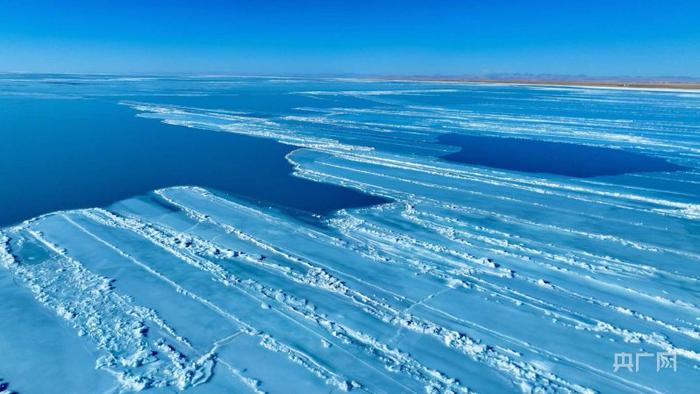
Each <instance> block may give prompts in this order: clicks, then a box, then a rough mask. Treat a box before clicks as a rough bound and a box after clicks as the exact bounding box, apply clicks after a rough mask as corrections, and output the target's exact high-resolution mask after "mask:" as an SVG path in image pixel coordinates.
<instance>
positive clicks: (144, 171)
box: [0, 98, 386, 226]
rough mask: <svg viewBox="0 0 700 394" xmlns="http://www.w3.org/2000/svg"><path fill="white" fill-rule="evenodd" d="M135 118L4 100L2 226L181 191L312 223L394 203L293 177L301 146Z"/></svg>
mask: <svg viewBox="0 0 700 394" xmlns="http://www.w3.org/2000/svg"><path fill="white" fill-rule="evenodd" d="M134 115H135V112H134V111H133V110H131V109H129V108H127V107H124V106H120V105H116V104H115V103H114V102H101V101H97V100H49V99H38V100H37V99H24V98H22V99H12V98H9V99H0V188H1V189H0V226H4V225H9V224H12V223H16V222H19V221H21V220H24V219H29V218H32V217H34V216H37V215H40V214H44V213H48V212H53V211H56V210H64V209H73V208H85V207H96V206H106V205H108V204H110V203H112V202H115V201H119V200H122V199H124V198H128V197H131V196H135V195H139V194H143V193H146V192H148V191H151V190H154V189H158V188H163V187H168V186H176V185H197V186H202V187H207V188H213V189H218V190H220V191H223V192H225V193H228V194H232V195H235V196H238V197H243V198H246V199H249V200H252V201H256V202H260V203H263V204H269V205H275V206H280V207H284V208H289V209H290V210H293V211H301V212H304V213H314V214H327V213H329V212H331V211H334V210H337V209H342V208H351V207H360V206H368V205H373V204H378V203H384V202H386V200H385V199H382V198H379V197H374V196H370V195H367V194H363V193H360V192H358V191H355V190H353V189H348V188H343V187H339V186H333V185H328V184H323V183H317V182H312V181H308V180H304V179H301V178H298V177H294V176H291V174H290V172H291V171H292V167H291V165H290V164H289V163H288V162H287V161H286V159H285V158H284V156H285V155H286V154H287V153H289V152H290V151H291V150H292V149H294V148H293V147H290V146H287V145H282V144H279V143H277V142H274V141H271V140H264V139H257V138H251V137H245V136H240V135H234V134H227V133H216V132H207V131H201V130H194V129H188V128H184V127H174V126H168V125H164V124H160V123H158V122H155V121H153V120H148V119H140V118H136V117H135V116H134Z"/></svg>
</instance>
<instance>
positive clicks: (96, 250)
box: [0, 85, 700, 393]
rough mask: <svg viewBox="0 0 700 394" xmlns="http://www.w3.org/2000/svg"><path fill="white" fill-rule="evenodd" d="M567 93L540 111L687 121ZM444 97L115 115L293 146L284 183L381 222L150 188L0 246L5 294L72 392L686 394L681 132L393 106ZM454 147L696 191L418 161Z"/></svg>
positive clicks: (695, 275)
mask: <svg viewBox="0 0 700 394" xmlns="http://www.w3.org/2000/svg"><path fill="white" fill-rule="evenodd" d="M483 89H488V87H483ZM530 89H534V88H530ZM543 90H545V89H543ZM574 91H575V92H576V94H574V95H564V94H556V93H555V94H549V95H547V96H546V98H547V99H548V100H555V101H556V100H568V101H571V102H573V103H578V102H586V101H588V102H591V103H595V102H600V101H603V102H604V103H606V104H605V105H611V106H613V107H614V106H615V105H617V104H620V103H628V102H639V103H641V104H642V105H644V106H646V107H645V108H650V109H649V110H650V111H652V110H663V109H668V108H671V109H673V108H675V107H674V106H678V107H682V106H693V105H694V106H696V107H697V106H698V104H700V98H698V97H697V96H695V95H693V94H689V93H684V94H683V95H677V94H674V93H667V94H669V95H671V98H669V96H665V95H661V94H658V93H657V94H656V95H652V94H647V93H644V92H641V93H640V92H615V91H601V90H595V89H576V90H574ZM452 93H454V91H453V89H423V90H421V89H420V85H418V87H413V88H411V89H410V90H409V89H406V90H405V91H398V92H393V93H392V91H387V90H385V89H382V90H377V91H374V92H372V91H368V92H365V91H357V90H350V91H332V92H329V93H326V92H319V91H300V92H294V94H299V95H308V96H319V97H326V96H337V95H341V96H342V95H347V96H351V97H355V98H357V97H360V98H363V97H364V98H370V99H372V100H379V101H371V102H372V103H375V104H373V105H368V106H367V108H357V107H353V108H340V107H339V108H330V109H329V108H298V109H297V113H296V114H294V115H283V116H279V117H272V118H269V119H262V118H259V117H252V116H247V115H245V114H240V113H235V114H234V113H231V112H226V111H215V110H205V109H198V108H190V107H182V106H172V105H156V104H148V103H135V102H124V103H123V104H124V105H128V106H131V107H132V108H134V109H136V110H137V111H139V116H142V117H146V118H154V119H158V120H161V121H163V122H165V123H168V124H172V125H177V126H186V127H192V128H195V129H201V130H202V132H206V131H221V132H231V133H239V134H246V135H253V136H257V137H261V138H272V139H275V140H278V141H280V142H283V143H286V144H291V145H294V146H298V147H299V149H297V150H295V151H293V152H292V153H290V154H289V155H288V157H287V159H288V160H289V161H290V162H292V163H293V164H294V166H295V175H296V176H300V177H304V178H308V179H311V180H316V181H319V182H328V183H334V184H338V185H343V186H346V187H353V188H356V189H359V190H362V191H365V192H367V193H371V194H375V195H380V196H384V197H387V198H390V199H391V200H392V201H393V202H391V203H388V204H384V205H380V206H375V207H370V208H362V209H353V210H344V211H340V212H337V213H336V214H335V215H333V216H332V217H329V218H326V219H324V222H323V225H322V226H319V225H316V224H311V223H308V221H302V220H298V219H295V218H294V217H291V216H289V215H288V214H286V213H284V212H281V211H278V210H275V209H271V208H262V207H260V206H256V205H254V204H251V203H248V202H244V201H241V200H237V199H235V198H232V197H225V196H222V195H221V194H220V193H213V192H212V191H208V190H205V189H202V188H199V187H194V186H187V187H173V188H167V189H162V190H157V191H154V192H153V193H151V194H150V195H147V196H140V197H134V198H131V199H128V200H125V201H121V202H119V203H116V204H114V205H112V206H109V207H106V208H92V209H83V210H73V211H66V212H57V213H53V214H48V215H44V216H42V217H38V218H35V219H32V220H29V221H27V222H24V223H22V224H20V225H17V226H14V227H11V228H8V229H5V230H3V231H2V235H1V236H0V262H1V263H2V266H3V267H4V268H5V269H4V270H0V273H1V274H2V275H3V276H2V277H1V278H0V279H3V280H5V281H9V280H10V278H11V279H12V280H13V281H14V282H15V283H16V284H18V285H19V288H21V291H22V293H21V294H17V295H15V293H12V294H13V296H16V297H23V298H24V299H32V300H33V301H34V303H33V304H32V308H34V309H32V310H31V311H30V313H34V314H40V313H42V312H41V311H49V313H50V314H51V316H56V317H57V318H58V319H59V321H62V322H65V325H66V327H67V328H66V331H67V332H66V333H65V338H61V335H60V326H59V325H57V323H56V322H54V321H52V322H51V323H50V324H49V323H47V328H46V330H47V335H50V336H55V337H56V339H57V340H61V341H66V342H67V343H69V344H72V346H75V347H78V346H82V347H85V348H87V349H88V350H87V351H83V352H81V353H79V354H78V355H76V356H65V359H66V360H69V361H70V362H71V363H73V364H74V365H75V366H74V367H72V368H71V370H74V371H76V372H75V373H80V374H83V375H84V376H85V378H84V379H85V382H86V390H85V392H97V391H106V390H112V391H117V392H119V391H138V390H143V389H153V390H158V389H163V390H165V389H175V390H187V391H192V392H200V391H201V392H245V391H249V392H289V391H290V390H292V391H295V392H333V391H358V392H385V393H396V392H416V393H418V392H435V393H438V392H440V393H441V392H462V393H471V392H482V393H483V392H486V393H491V392H493V393H496V392H574V393H588V392H692V391H693V390H695V389H696V387H695V383H696V382H697V381H698V378H700V350H699V349H700V310H699V309H698V303H699V302H700V291H698V290H700V270H699V269H698V267H699V264H700V248H698V245H700V243H699V242H698V241H699V240H700V231H699V230H700V227H699V225H698V222H697V221H698V219H699V218H700V215H699V214H698V212H700V203H699V201H698V189H697V188H696V185H697V184H698V183H700V177H699V176H698V172H697V170H696V169H697V166H698V155H700V137H699V136H698V125H697V123H695V124H683V123H681V122H679V121H674V120H672V119H669V118H664V119H660V120H659V119H657V120H647V121H644V122H640V121H634V120H629V119H627V118H625V117H624V115H623V114H620V115H619V117H620V118H619V119H607V118H606V119H602V118H595V117H592V116H587V117H581V118H573V117H564V116H535V115H527V116H526V115H517V116H516V115H506V114H502V113H501V114H499V113H482V112H475V111H466V110H460V109H455V108H449V107H435V106H426V105H419V104H412V105H407V104H401V105H399V104H397V103H396V102H394V101H391V100H393V99H392V97H394V99H395V97H397V96H398V97H404V96H408V97H409V99H411V98H414V97H420V96H421V95H422V94H447V95H449V94H452ZM387 100H389V101H387ZM377 103H378V104H377ZM465 128H466V129H471V128H475V129H478V130H480V132H483V133H485V134H489V135H512V134H518V135H520V136H528V137H530V138H542V139H547V140H550V141H560V142H576V143H581V144H593V145H597V146H613V147H618V148H620V147H621V148H634V149H636V150H638V151H641V152H645V153H653V154H655V155H657V156H659V157H666V158H669V159H673V158H681V159H680V160H682V161H680V162H679V163H680V164H682V165H684V166H687V167H689V168H690V170H689V171H684V172H675V173H653V174H630V175H626V176H622V177H616V178H600V179H571V178H565V177H554V176H546V175H541V174H531V175H524V174H521V173H515V172H506V171H499V170H494V169H486V168H480V167H472V166H464V165H460V164H457V163H450V162H447V161H443V160H440V159H438V158H437V156H438V155H439V154H440V153H443V152H444V149H445V147H441V146H439V145H427V144H425V145H423V146H420V145H421V141H424V140H425V139H426V138H430V137H431V136H432V135H435V134H439V133H446V132H456V131H458V130H463V129H465ZM409 145H419V146H417V147H416V149H414V150H411V152H412V153H409V152H408V151H407V150H406V149H405V147H406V146H409ZM416 152H419V153H416ZM688 185H691V186H693V185H695V186H693V187H688ZM6 289H7V286H4V287H3V288H2V289H0V291H2V292H7V290H6ZM9 294H10V293H8V297H9V296H10V295H9ZM44 319H46V317H44ZM5 324H11V322H9V321H6V323H5ZM25 326H27V327H26V328H25V329H28V330H29V329H31V327H29V326H28V325H26V324H25ZM55 326H56V327H55ZM41 328H43V325H42V327H41ZM41 328H40V327H36V328H34V329H41ZM2 330H4V329H2ZM69 332H70V333H69ZM79 344H80V345H79ZM3 346H8V348H9V350H8V351H13V352H20V351H21V349H13V348H12V345H3ZM620 352H626V353H636V352H648V353H651V354H655V353H657V352H672V353H674V354H676V355H677V362H678V366H677V371H676V372H673V371H663V370H662V371H660V372H656V371H655V368H654V367H655V365H654V364H655V363H654V361H653V360H646V361H649V363H648V364H643V365H642V366H641V369H642V371H641V372H639V373H636V372H629V371H626V370H621V371H618V372H614V371H613V368H612V364H613V355H614V354H615V353H620ZM643 361H645V360H643ZM88 365H89V366H90V367H91V368H96V369H97V370H96V371H95V370H93V369H87V368H86V367H87V366H88ZM29 367H31V365H30V366H29ZM3 372H4V371H2V370H0V373H3ZM103 372H105V373H103ZM105 376H107V377H111V378H105ZM53 379H56V382H57V383H60V382H61V377H60V376H54V377H53ZM0 384H2V381H1V380H0ZM88 384H89V386H88ZM10 388H14V387H10ZM16 389H17V390H21V387H19V385H18V387H16ZM77 391H79V390H77ZM20 392H21V391H20Z"/></svg>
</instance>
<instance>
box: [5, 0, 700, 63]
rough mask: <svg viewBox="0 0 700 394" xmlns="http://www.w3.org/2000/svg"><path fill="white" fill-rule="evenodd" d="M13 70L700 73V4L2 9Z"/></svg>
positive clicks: (191, 4)
mask: <svg viewBox="0 0 700 394" xmlns="http://www.w3.org/2000/svg"><path fill="white" fill-rule="evenodd" d="M0 71H28V72H98V73H99V72H105V73H111V72H116V73H145V72H149V73H152V72H175V73H263V74H265V73H267V74H297V73H303V74H317V73H329V74H336V73H357V74H388V75H402V74H445V75H446V74H452V75H460V74H487V73H516V72H521V73H553V74H569V75H571V74H587V75H594V76H595V75H597V76H607V75H630V76H659V75H661V76H663V75H682V76H695V77H700V1H673V0H666V1H655V0H642V1H626V0H619V1H598V0H588V1H576V0H570V1H567V0H560V1H545V0H542V1H525V0H523V1H470V0H463V1H456V0H455V1H453V0H444V1H439V0H435V1H427V0H425V1H413V0H403V1H362V0H358V1H351V0H347V1H334V0H326V1H288V2H284V1H275V0H267V1H265V0H258V1H206V0H201V1H197V2H195V1H180V0H173V1H145V0H144V1H132V0H123V1H102V0H93V1H71V0H63V1H40V0H0Z"/></svg>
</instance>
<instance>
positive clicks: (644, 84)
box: [386, 77, 700, 90]
mask: <svg viewBox="0 0 700 394" xmlns="http://www.w3.org/2000/svg"><path fill="white" fill-rule="evenodd" d="M386 79H393V78H386ZM399 79H401V80H405V81H416V82H441V83H488V84H504V85H550V86H581V87H601V88H637V89H674V90H676V89H678V90H700V82H665V81H593V80H590V81H580V80H538V79H480V78H473V79H472V78H465V79H461V78H454V79H452V78H429V77H425V78H424V77H409V78H406V77H404V78H399Z"/></svg>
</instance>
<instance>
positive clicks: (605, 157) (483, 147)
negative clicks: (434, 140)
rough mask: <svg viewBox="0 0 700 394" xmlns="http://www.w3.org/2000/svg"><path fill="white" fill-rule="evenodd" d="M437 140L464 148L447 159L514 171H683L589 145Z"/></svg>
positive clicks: (471, 138) (445, 137)
mask: <svg viewBox="0 0 700 394" xmlns="http://www.w3.org/2000/svg"><path fill="white" fill-rule="evenodd" d="M438 141H439V142H440V143H441V144H446V145H454V146H459V147H460V148H461V150H460V151H459V152H455V153H451V154H448V155H445V156H442V158H443V159H445V160H449V161H454V162H458V163H465V164H474V165H481V166H486V167H492V168H500V169H504V170H512V171H522V172H534V173H548V174H557V175H565V176H571V177H578V178H588V177H596V176H604V175H621V174H627V173H634V172H655V171H678V170H682V169H684V167H681V166H679V165H676V164H673V163H670V162H668V161H667V160H665V159H661V158H658V157H652V156H647V155H643V154H639V153H635V152H628V151H624V150H619V149H611V148H604V147H594V146H587V145H578V144H568V143H558V142H547V141H537V140H529V139H521V138H500V137H486V136H471V135H458V134H445V135H441V136H440V137H438Z"/></svg>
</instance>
